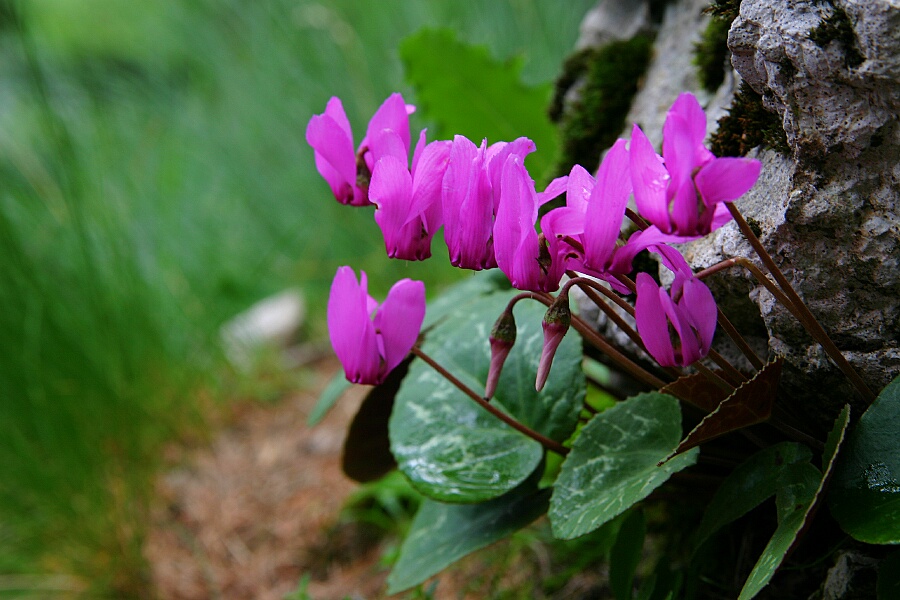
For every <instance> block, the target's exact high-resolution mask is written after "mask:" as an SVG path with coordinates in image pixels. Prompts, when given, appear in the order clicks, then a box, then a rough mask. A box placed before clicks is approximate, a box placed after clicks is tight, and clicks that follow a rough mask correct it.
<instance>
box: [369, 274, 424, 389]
mask: <svg viewBox="0 0 900 600" xmlns="http://www.w3.org/2000/svg"><path fill="white" fill-rule="evenodd" d="M424 320H425V284H424V283H422V282H421V281H413V280H411V279H402V280H400V281H398V282H397V283H395V284H394V286H393V287H392V288H391V289H390V291H389V292H388V295H387V298H385V299H384V303H382V305H381V307H380V308H379V309H378V312H377V313H376V314H375V330H376V332H379V333H380V335H381V339H382V341H383V342H384V355H383V358H384V365H382V368H383V370H384V376H385V377H386V376H387V374H388V373H390V372H391V371H393V370H394V368H395V367H396V366H397V365H399V364H400V363H401V362H403V359H404V358H406V355H407V354H409V351H410V350H411V349H412V347H413V346H414V345H415V343H416V340H417V339H418V338H419V330H420V329H421V327H422V322H423V321H424Z"/></svg>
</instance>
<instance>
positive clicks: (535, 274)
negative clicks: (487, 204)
mask: <svg viewBox="0 0 900 600" xmlns="http://www.w3.org/2000/svg"><path fill="white" fill-rule="evenodd" d="M567 179H568V178H566V177H561V178H558V179H555V180H553V181H552V182H551V183H550V185H549V186H548V187H547V190H545V191H544V192H543V193H542V194H538V193H537V192H536V191H535V189H534V181H532V179H531V177H530V176H529V175H528V171H527V170H526V169H525V165H524V164H522V157H520V156H519V155H517V154H510V155H509V156H508V157H507V159H506V163H505V164H504V166H503V172H502V177H501V185H500V189H501V192H500V203H499V206H498V207H497V218H496V221H495V222H494V252H495V254H496V258H497V265H498V266H499V267H500V270H501V271H503V273H504V274H505V275H506V276H507V277H508V278H509V281H510V283H512V286H513V287H514V288H516V289H519V290H529V291H532V292H553V291H556V290H557V289H559V280H560V279H562V276H563V273H564V272H565V267H566V265H565V257H564V256H556V257H554V256H553V255H552V254H550V252H549V250H548V247H547V245H546V242H543V241H542V240H541V239H540V238H539V237H538V234H537V232H536V231H535V229H534V224H535V222H536V221H537V216H538V207H539V206H540V205H541V204H543V203H545V202H547V201H549V200H552V199H553V198H554V197H555V196H558V195H559V194H561V193H562V192H563V190H564V189H565V186H566V182H567Z"/></svg>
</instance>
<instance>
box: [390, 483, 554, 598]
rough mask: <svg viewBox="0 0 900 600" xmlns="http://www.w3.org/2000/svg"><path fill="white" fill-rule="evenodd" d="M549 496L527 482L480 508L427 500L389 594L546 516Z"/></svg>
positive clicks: (392, 577) (394, 572)
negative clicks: (543, 515)
mask: <svg viewBox="0 0 900 600" xmlns="http://www.w3.org/2000/svg"><path fill="white" fill-rule="evenodd" d="M536 474H539V473H537V472H536ZM549 496H550V491H549V490H538V489H537V478H536V477H531V478H529V479H528V480H527V481H526V482H524V483H523V484H522V485H520V486H519V487H517V488H515V489H514V490H512V491H510V492H508V493H506V494H504V495H502V496H500V497H499V498H495V499H493V500H490V501H488V502H484V503H481V504H444V503H441V502H435V501H433V500H425V501H424V502H423V503H422V506H421V508H419V512H418V513H416V517H415V519H414V520H413V523H412V525H411V526H410V529H409V534H408V535H407V537H406V540H404V542H403V546H402V547H401V548H400V557H399V558H398V560H397V564H396V565H394V568H393V570H392V571H391V574H390V576H388V580H387V583H388V591H387V593H388V595H391V594H396V593H398V592H402V591H403V590H406V589H409V588H411V587H413V586H415V585H418V584H420V583H422V582H423V581H425V580H426V579H428V578H429V577H431V576H432V575H435V574H437V573H439V572H440V571H442V570H443V569H444V568H446V567H447V566H449V565H450V564H452V563H453V562H455V561H457V560H459V559H460V558H462V557H463V556H465V555H467V554H469V553H471V552H474V551H475V550H479V549H481V548H484V547H485V546H487V545H488V544H491V543H493V542H495V541H497V540H500V539H503V538H505V537H506V536H508V535H510V534H512V533H514V532H515V531H518V530H519V529H521V528H522V527H524V526H526V525H528V524H529V523H531V522H532V521H534V520H535V519H537V518H538V517H539V516H541V515H542V514H544V513H545V512H546V510H547V504H548V499H549Z"/></svg>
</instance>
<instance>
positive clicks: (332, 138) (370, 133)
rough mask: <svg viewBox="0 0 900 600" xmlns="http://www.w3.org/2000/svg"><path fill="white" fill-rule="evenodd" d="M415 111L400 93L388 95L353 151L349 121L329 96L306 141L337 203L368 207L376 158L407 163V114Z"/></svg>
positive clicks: (311, 120)
mask: <svg viewBox="0 0 900 600" xmlns="http://www.w3.org/2000/svg"><path fill="white" fill-rule="evenodd" d="M414 110H415V107H413V106H411V105H408V104H406V103H405V102H404V101H403V97H402V96H401V95H400V94H397V93H395V94H391V95H390V96H389V97H388V99H387V100H385V101H384V103H383V104H382V105H381V106H380V107H379V108H378V110H377V111H376V112H375V114H374V115H373V116H372V119H371V120H370V121H369V126H368V128H367V130H366V136H365V137H364V138H363V140H362V142H361V143H360V145H359V148H358V149H356V150H354V149H353V132H352V131H351V129H350V121H349V120H348V119H347V114H346V113H345V112H344V106H343V104H341V101H340V99H339V98H336V97H332V98H331V99H330V100H329V101H328V104H327V106H326V107H325V112H324V113H323V114H321V115H313V117H312V118H311V119H310V120H309V124H308V125H307V126H306V141H307V142H308V143H309V145H310V146H312V147H313V150H314V151H315V159H316V169H318V171H319V174H321V175H322V177H323V178H324V179H325V181H327V182H328V185H329V186H330V187H331V191H332V193H333V194H334V197H335V198H336V199H337V201H338V202H340V203H341V204H349V205H351V206H366V205H368V204H370V202H369V199H368V188H369V179H370V177H371V175H372V169H373V168H374V166H375V163H376V162H377V161H378V159H379V158H381V157H382V156H386V155H395V156H399V157H400V158H402V159H403V160H404V161H405V160H407V157H408V156H409V143H410V137H409V114H410V113H411V112H412V111H414ZM386 133H390V134H392V135H385V134H386Z"/></svg>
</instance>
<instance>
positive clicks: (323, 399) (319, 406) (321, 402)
mask: <svg viewBox="0 0 900 600" xmlns="http://www.w3.org/2000/svg"><path fill="white" fill-rule="evenodd" d="M352 385H353V384H352V383H350V382H349V381H347V378H346V377H345V376H344V371H343V370H341V371H339V372H338V373H336V374H335V376H334V377H332V378H331V381H329V382H328V386H327V387H326V388H325V391H323V392H322V395H321V396H319V399H318V400H317V401H316V405H315V406H314V407H313V409H312V412H311V413H309V416H308V417H306V424H307V425H309V426H310V427H313V426H315V425H317V424H318V423H319V421H321V420H322V419H324V418H325V415H327V414H328V411H330V410H331V409H332V408H333V407H334V405H335V403H336V402H337V401H338V399H339V398H340V397H341V396H343V395H344V392H346V391H347V390H349V389H350V386H352Z"/></svg>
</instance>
